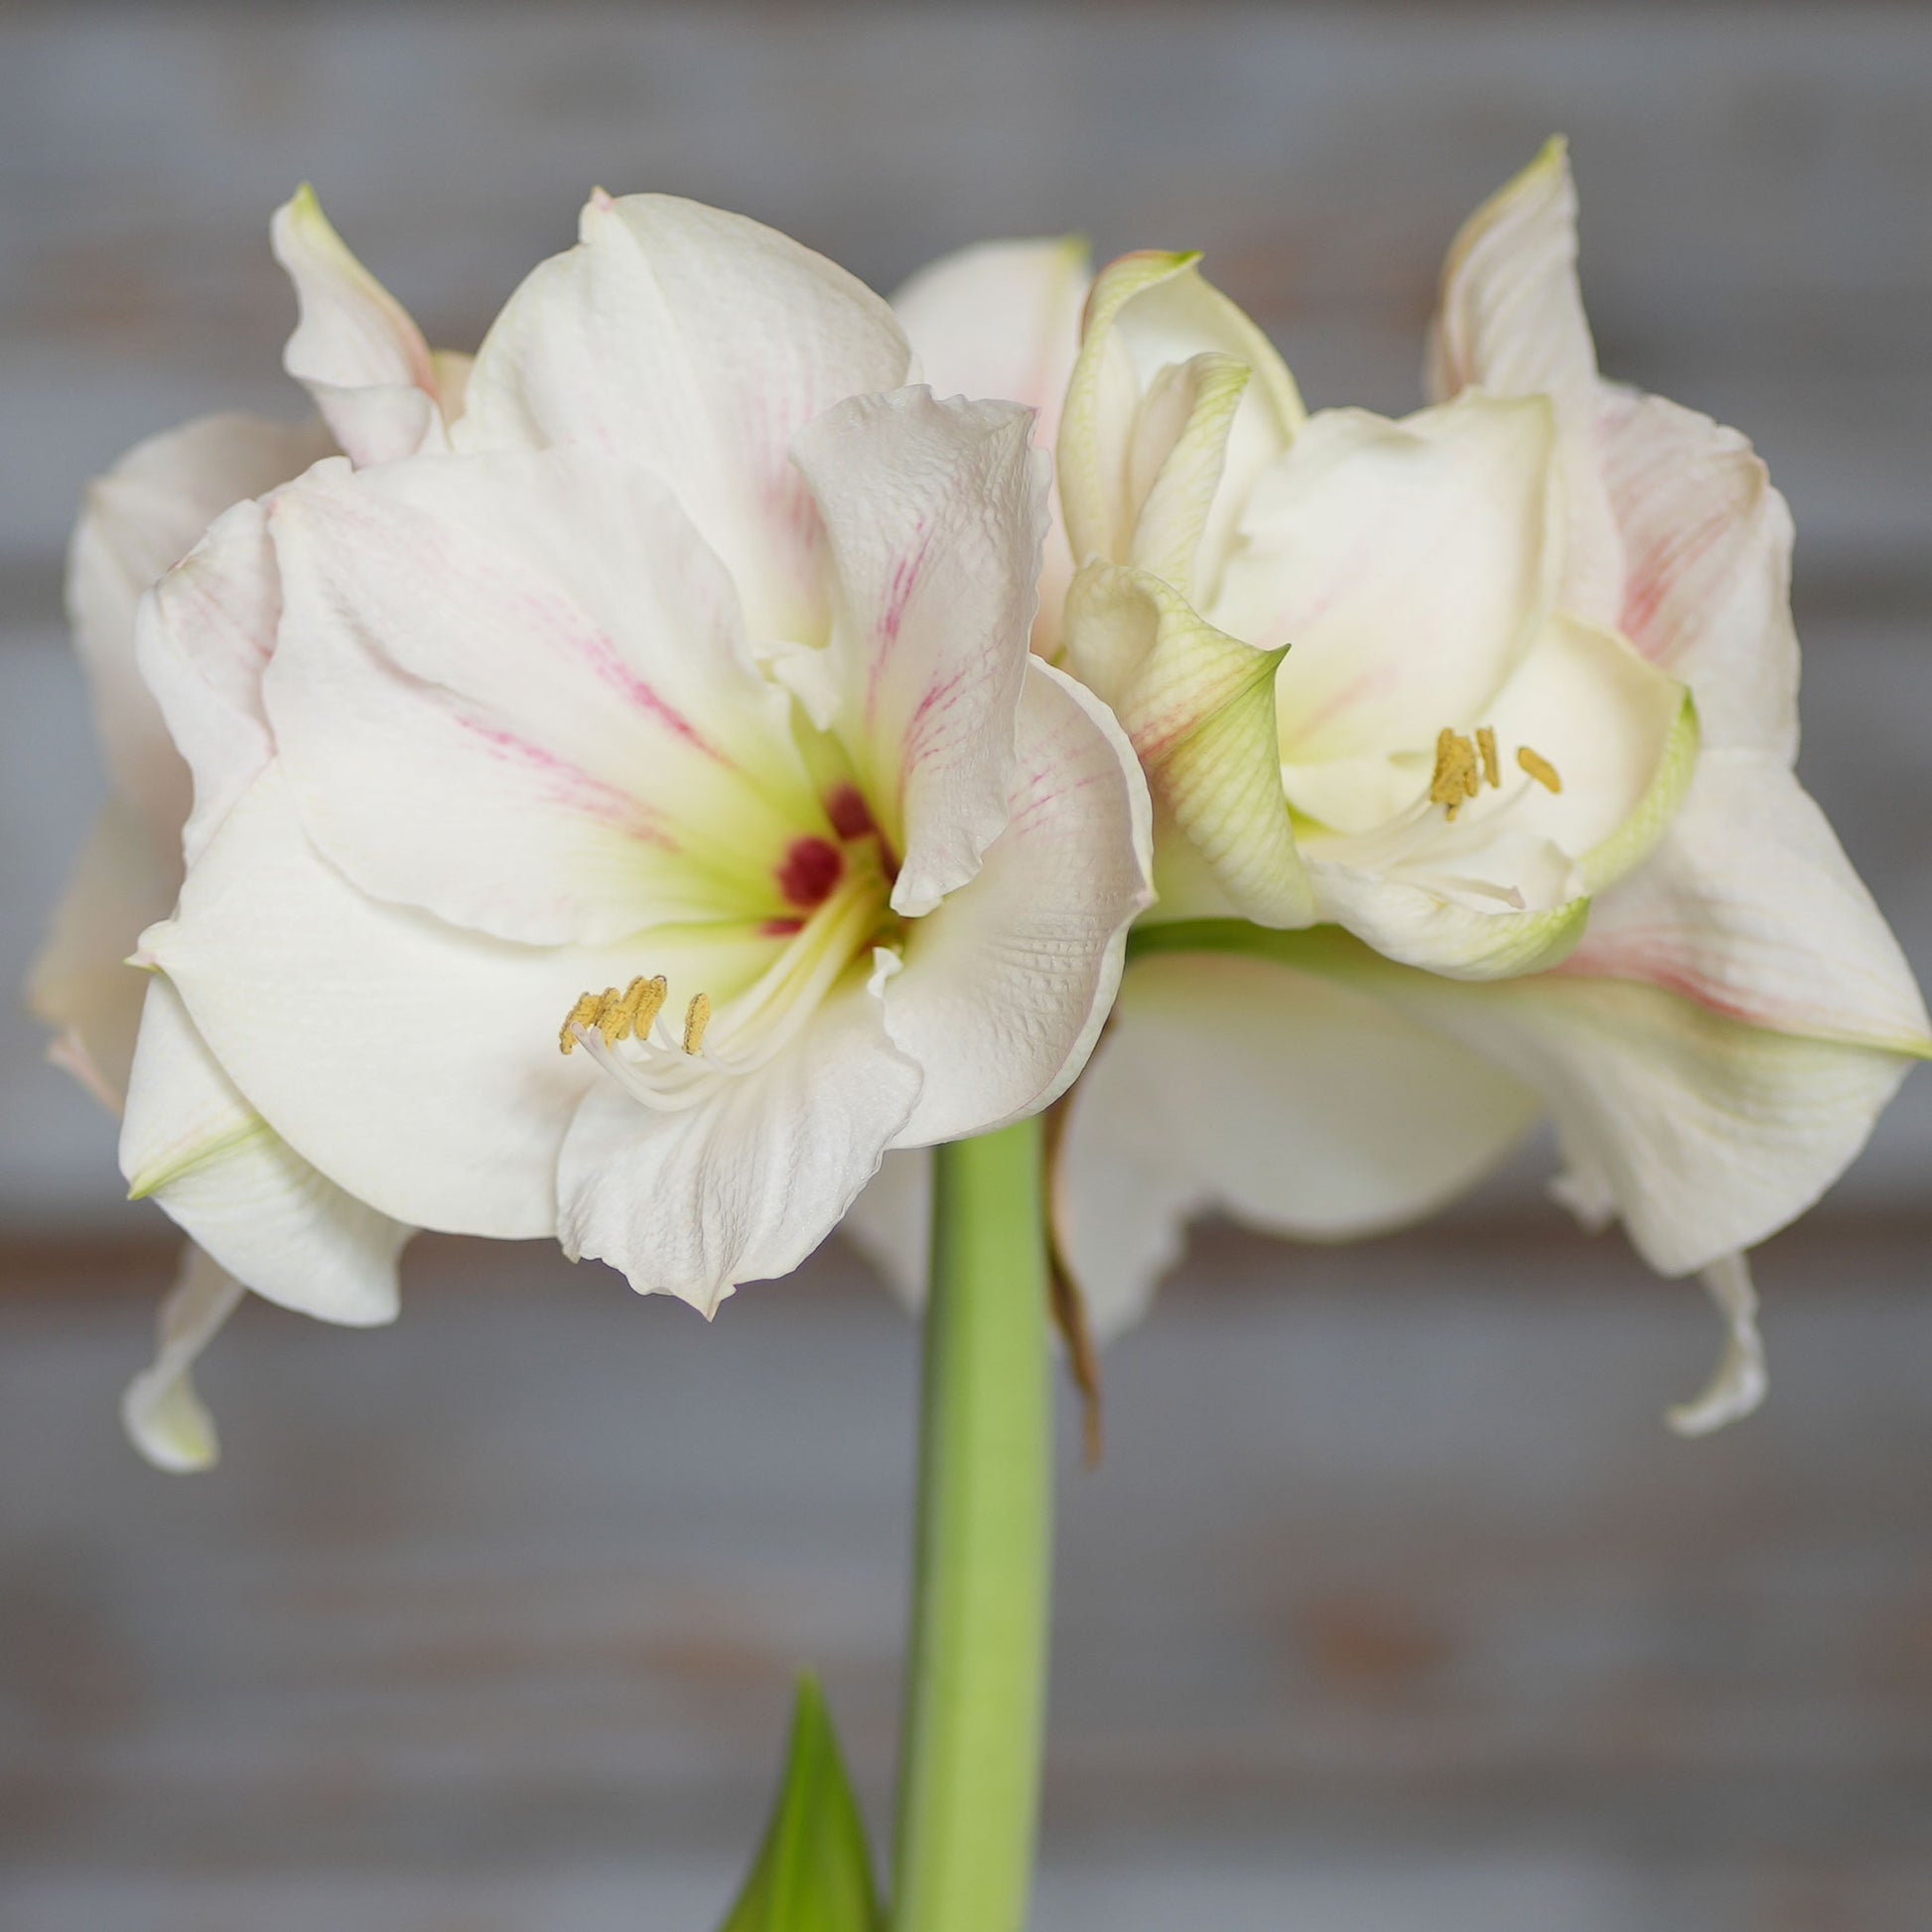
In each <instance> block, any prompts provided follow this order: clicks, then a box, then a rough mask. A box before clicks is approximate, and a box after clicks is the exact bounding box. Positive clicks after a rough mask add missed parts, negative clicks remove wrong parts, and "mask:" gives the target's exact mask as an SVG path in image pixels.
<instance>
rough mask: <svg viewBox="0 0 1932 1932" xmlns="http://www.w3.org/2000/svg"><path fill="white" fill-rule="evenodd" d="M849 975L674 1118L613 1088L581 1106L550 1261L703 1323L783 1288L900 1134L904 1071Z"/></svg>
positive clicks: (910, 1087) (856, 975)
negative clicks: (756, 1057) (768, 1288)
mask: <svg viewBox="0 0 1932 1932" xmlns="http://www.w3.org/2000/svg"><path fill="white" fill-rule="evenodd" d="M890 964H891V961H890V958H887V960H886V962H885V965H882V966H876V967H875V969H874V971H873V974H872V977H871V979H870V980H868V978H867V976H866V974H865V972H864V971H863V969H860V970H855V971H854V972H853V973H852V974H851V975H850V976H849V977H848V978H847V980H846V981H845V983H844V984H843V985H842V986H841V987H840V988H839V989H838V990H837V991H835V992H834V993H833V994H832V995H831V996H830V997H829V998H828V999H827V1000H826V1001H825V1003H824V1004H823V1005H822V1006H821V1007H820V1008H819V1009H818V1011H817V1012H816V1013H815V1014H814V1015H813V1016H812V1020H811V1024H810V1025H809V1026H807V1027H806V1028H804V1029H803V1030H802V1031H801V1032H800V1033H799V1034H798V1035H797V1036H796V1037H795V1038H794V1039H793V1040H792V1041H791V1042H790V1043H789V1044H788V1045H787V1046H786V1047H785V1048H784V1049H783V1050H782V1051H780V1052H779V1053H778V1054H777V1055H776V1057H775V1058H773V1059H771V1060H769V1061H767V1062H766V1063H765V1065H763V1066H762V1067H760V1068H759V1069H758V1070H757V1071H755V1072H750V1073H746V1074H742V1075H739V1076H736V1077H726V1076H721V1077H720V1078H719V1080H718V1082H717V1088H716V1091H715V1092H714V1093H713V1094H711V1095H709V1096H707V1098H706V1099H705V1100H704V1101H702V1102H701V1103H700V1104H698V1105H696V1106H693V1107H689V1108H687V1109H685V1110H683V1111H682V1112H677V1113H652V1112H650V1111H649V1110H648V1109H646V1108H645V1107H644V1106H643V1105H641V1104H640V1103H639V1102H638V1101H636V1100H634V1099H632V1098H631V1097H630V1096H629V1095H628V1094H627V1093H625V1092H624V1091H623V1090H622V1089H621V1088H619V1087H618V1086H616V1085H615V1084H607V1085H606V1086H604V1087H602V1088H599V1089H596V1090H594V1091H593V1092H591V1093H590V1094H588V1095H587V1096H586V1097H585V1100H584V1103H583V1105H582V1107H580V1108H579V1110H578V1113H577V1117H576V1119H575V1120H574V1121H573V1122H572V1124H571V1128H570V1132H569V1135H568V1136H567V1137H566V1139H565V1141H564V1146H563V1152H562V1157H561V1159H560V1161H559V1163H558V1167H557V1189H558V1197H559V1206H560V1218H559V1227H558V1237H559V1239H560V1240H561V1241H562V1242H563V1244H564V1251H565V1252H566V1253H567V1254H569V1255H571V1256H573V1257H576V1256H591V1257H594V1258H595V1259H598V1260H601V1261H608V1262H610V1263H611V1264H612V1265H613V1266H614V1267H616V1268H619V1269H621V1271H622V1272H623V1274H624V1276H625V1277H626V1279H627V1280H628V1281H629V1283H630V1285H631V1287H632V1288H634V1289H636V1290H637V1292H638V1293H639V1294H644V1295H649V1294H660V1295H675V1296H678V1297H679V1298H680V1299H681V1300H683V1301H686V1302H689V1303H690V1304H691V1305H692V1307H694V1308H696V1309H698V1310H699V1311H702V1312H703V1313H705V1314H706V1315H710V1314H713V1313H715V1312H716V1311H717V1309H718V1306H719V1304H720V1303H721V1302H722V1301H723V1300H724V1299H725V1298H726V1297H727V1296H728V1295H730V1294H731V1292H732V1291H733V1289H735V1288H736V1287H737V1286H738V1285H739V1284H740V1283H742V1282H752V1281H767V1280H770V1279H771V1278H772V1277H774V1276H778V1275H786V1274H789V1273H790V1272H791V1270H792V1269H794V1268H796V1267H797V1266H798V1264H799V1263H800V1262H801V1261H803V1260H804V1259H805V1257H806V1256H807V1255H808V1254H810V1253H811V1251H812V1250H813V1249H814V1248H816V1247H817V1246H818V1244H819V1243H820V1242H821V1241H823V1240H824V1239H825V1237H826V1236H827V1235H828V1234H830V1233H831V1231H832V1229H833V1228H834V1227H835V1226H837V1224H838V1221H839V1219H840V1217H841V1216H842V1215H843V1214H844V1213H845V1210H846V1209H847V1208H848V1207H849V1206H850V1205H851V1203H852V1200H853V1198H854V1196H855V1195H857V1193H858V1192H859V1190H860V1189H861V1188H862V1187H863V1186H864V1185H865V1184H866V1182H867V1181H868V1180H869V1179H871V1178H872V1176H873V1174H874V1173H877V1172H878V1168H879V1163H880V1158H881V1156H882V1155H883V1154H884V1152H885V1150H886V1148H887V1146H888V1145H889V1144H890V1143H891V1141H892V1140H893V1138H894V1137H895V1135H897V1133H898V1131H899V1129H900V1128H901V1126H902V1125H903V1123H904V1121H905V1118H906V1116H907V1114H908V1113H910V1111H911V1108H912V1104H913V1101H914V1099H915V1098H916V1097H917V1094H918V1090H919V1070H918V1068H917V1067H916V1066H915V1065H914V1064H913V1063H912V1061H911V1060H909V1059H907V1058H906V1057H905V1055H904V1054H902V1053H900V1052H899V1051H897V1048H896V1047H895V1046H894V1045H893V1043H892V1041H891V1039H890V1038H889V1037H888V1035H887V1030H886V1016H885V1011H884V1009H883V1007H882V1006H881V1004H880V998H879V983H880V981H881V980H882V979H883V978H884V977H885V973H886V970H887V967H889V966H890Z"/></svg>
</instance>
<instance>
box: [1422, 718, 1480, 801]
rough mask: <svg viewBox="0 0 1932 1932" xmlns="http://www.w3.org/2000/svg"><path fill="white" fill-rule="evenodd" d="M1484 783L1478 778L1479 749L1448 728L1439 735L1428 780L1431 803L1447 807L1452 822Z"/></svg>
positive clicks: (1444, 728)
mask: <svg viewBox="0 0 1932 1932" xmlns="http://www.w3.org/2000/svg"><path fill="white" fill-rule="evenodd" d="M1480 783H1481V780H1480V779H1479V778H1478V777H1477V776H1476V748H1475V747H1474V746H1473V745H1471V744H1470V743H1469V741H1468V740H1467V739H1466V738H1464V737H1463V736H1462V734H1461V733H1460V732H1455V731H1450V730H1449V727H1448V726H1447V725H1445V726H1444V727H1443V729H1442V730H1441V731H1440V732H1438V733H1437V735H1436V769H1435V770H1434V771H1432V772H1431V773H1430V777H1429V801H1430V803H1431V804H1433V805H1442V806H1445V807H1447V809H1448V812H1449V817H1450V818H1451V819H1453V818H1454V816H1455V815H1456V813H1457V812H1459V811H1460V810H1461V809H1462V801H1463V800H1464V799H1465V798H1473V797H1474V796H1475V795H1476V791H1477V789H1478V787H1479V786H1480Z"/></svg>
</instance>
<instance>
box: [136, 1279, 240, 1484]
mask: <svg viewBox="0 0 1932 1932" xmlns="http://www.w3.org/2000/svg"><path fill="white" fill-rule="evenodd" d="M241 1295H242V1289H241V1284H240V1283H239V1282H238V1281H236V1280H235V1279H234V1278H233V1277H232V1276H231V1275H228V1274H226V1273H224V1272H223V1271H222V1269H221V1268H220V1267H219V1266H218V1265H217V1264H216V1263H215V1262H214V1261H212V1260H211V1259H210V1258H209V1257H208V1256H207V1255H206V1254H204V1253H203V1252H202V1251H201V1249H200V1248H198V1247H196V1246H195V1244H194V1243H193V1242H192V1241H191V1242H190V1243H189V1244H188V1245H187V1246H186V1247H185V1248H183V1250H182V1257H181V1273H180V1274H179V1275H178V1276H177V1277H176V1279H175V1285H174V1287H173V1288H172V1289H171V1290H170V1291H169V1292H168V1295H167V1296H166V1298H165V1299H164V1300H163V1302H162V1304H161V1313H160V1317H159V1319H158V1320H157V1322H156V1330H157V1333H156V1349H155V1358H154V1362H153V1364H152V1366H150V1367H148V1368H144V1369H143V1370H142V1371H141V1373H140V1374H139V1375H137V1376H135V1378H134V1379H133V1380H132V1381H131V1382H130V1383H129V1384H128V1385H127V1390H126V1392H125V1393H124V1394H123V1395H122V1397H121V1422H122V1425H123V1426H124V1427H125V1429H126V1430H127V1433H128V1435H129V1436H130V1437H131V1438H132V1439H133V1443H134V1447H135V1448H136V1449H139V1450H140V1451H141V1453H142V1454H143V1455H145V1456H146V1457H147V1459H148V1460H149V1461H150V1462H152V1463H153V1464H154V1465H155V1467H156V1468H157V1469H167V1470H169V1471H170V1472H172V1473H174V1474H186V1473H188V1472H189V1471H191V1470H195V1469H206V1468H207V1467H209V1466H210V1465H211V1464H212V1463H213V1462H214V1461H215V1459H216V1457H217V1456H218V1455H219V1453H220V1449H219V1446H218V1445H217V1443H216V1441H215V1436H214V1419H213V1417H211V1416H210V1415H209V1414H208V1412H207V1408H206V1407H205V1406H204V1404H203V1402H202V1399H201V1397H200V1396H199V1395H197V1394H196V1393H195V1382H194V1368H195V1363H196V1361H197V1360H198V1359H199V1358H200V1356H201V1353H202V1351H203V1350H204V1349H205V1348H206V1347H207V1345H208V1343H209V1342H210V1341H211V1340H213V1338H214V1335H215V1333H216V1331H217V1330H218V1329H219V1328H220V1326H221V1324H222V1323H223V1322H224V1321H226V1320H227V1318H228V1316H229V1315H231V1314H232V1313H233V1312H234V1311H235V1308H236V1306H237V1304H238V1303H239V1302H240V1300H241Z"/></svg>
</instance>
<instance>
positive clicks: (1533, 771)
mask: <svg viewBox="0 0 1932 1932" xmlns="http://www.w3.org/2000/svg"><path fill="white" fill-rule="evenodd" d="M1516 762H1517V763H1518V764H1520V765H1521V766H1522V767H1523V769H1524V770H1525V771H1527V772H1528V773H1529V774H1530V776H1531V777H1532V778H1534V779H1535V780H1536V782H1537V783H1538V784H1540V785H1541V786H1542V787H1543V788H1544V790H1546V791H1561V790H1562V789H1563V774H1562V773H1561V772H1560V771H1558V769H1557V767H1556V766H1555V765H1554V764H1552V763H1551V762H1550V760H1549V759H1546V758H1545V757H1544V756H1543V755H1542V753H1541V752H1532V751H1531V750H1530V748H1529V747H1528V746H1527V745H1524V746H1521V747H1520V748H1519V749H1518V751H1517V753H1516Z"/></svg>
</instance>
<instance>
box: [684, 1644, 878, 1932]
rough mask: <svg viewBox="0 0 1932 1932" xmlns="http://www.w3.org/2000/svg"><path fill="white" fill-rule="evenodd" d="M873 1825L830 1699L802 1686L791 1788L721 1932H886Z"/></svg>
mask: <svg viewBox="0 0 1932 1932" xmlns="http://www.w3.org/2000/svg"><path fill="white" fill-rule="evenodd" d="M882 1925H883V1921H882V1919H881V1917H880V1912H879V1894H878V1892H877V1891H876V1890H875V1889H874V1885H873V1871H872V1853H871V1851H870V1850H869V1849H868V1848H867V1845H866V1826H865V1821H864V1819H862V1818H861V1817H860V1815H859V1805H858V1801H857V1800H856V1799H855V1798H854V1797H853V1795H852V1782H851V1779H850V1778H849V1777H847V1775H846V1769H845V1759H844V1758H843V1757H842V1756H841V1755H840V1752H839V1740H838V1738H837V1736H836V1735H835V1734H834V1732H833V1729H832V1714H831V1713H830V1712H829V1711H828V1710H827V1709H826V1708H825V1694H824V1693H823V1692H822V1691H821V1690H820V1689H819V1688H818V1682H817V1680H816V1679H815V1678H813V1677H810V1676H805V1677H801V1678H800V1679H799V1680H798V1702H797V1704H796V1705H795V1707H794V1708H793V1711H792V1717H791V1741H790V1744H789V1745H788V1746H787V1749H786V1753H785V1775H784V1782H783V1784H782V1785H780V1786H779V1788H778V1801H777V1803H776V1804H775V1805H774V1806H773V1807H772V1812H771V1822H770V1824H769V1825H768V1826H767V1827H766V1828H765V1833H764V1843H763V1844H762V1845H761V1846H760V1847H759V1856H758V1862H757V1863H755V1864H754V1865H753V1866H752V1875H751V1876H750V1877H749V1878H748V1879H747V1880H746V1881H745V1889H744V1891H743V1892H741V1893H740V1894H739V1899H738V1903H737V1904H736V1905H734V1906H733V1907H732V1910H731V1916H730V1917H729V1918H727V1919H726V1920H725V1923H724V1925H723V1926H722V1927H721V1928H720V1932H882Z"/></svg>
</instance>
